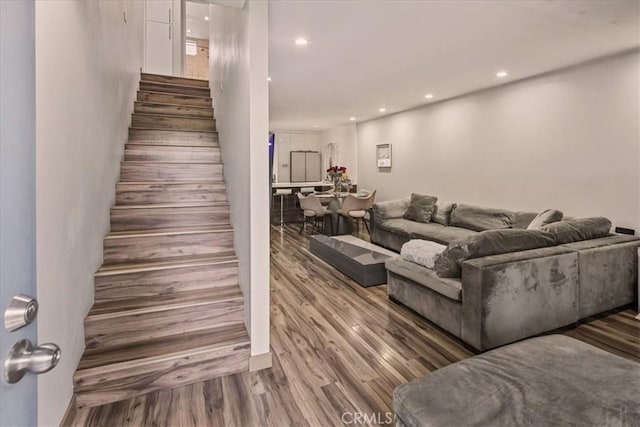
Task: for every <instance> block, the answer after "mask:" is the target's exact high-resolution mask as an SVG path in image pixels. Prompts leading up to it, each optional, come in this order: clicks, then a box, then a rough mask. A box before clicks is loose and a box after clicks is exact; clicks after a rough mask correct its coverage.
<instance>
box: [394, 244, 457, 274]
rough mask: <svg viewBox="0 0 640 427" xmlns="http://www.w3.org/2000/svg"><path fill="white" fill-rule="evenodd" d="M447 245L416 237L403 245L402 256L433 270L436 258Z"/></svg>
mask: <svg viewBox="0 0 640 427" xmlns="http://www.w3.org/2000/svg"><path fill="white" fill-rule="evenodd" d="M446 248H447V247H446V246H445V245H441V244H440V243H436V242H432V241H430V240H420V239H414V240H409V241H408V242H407V243H405V244H404V245H402V249H400V256H402V258H404V259H405V260H407V261H409V262H412V263H414V264H418V265H421V266H423V267H427V268H429V269H432V270H433V266H434V263H435V259H436V257H437V256H438V255H440V254H441V253H442V251H444V250H445V249H446Z"/></svg>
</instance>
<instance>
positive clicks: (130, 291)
mask: <svg viewBox="0 0 640 427" xmlns="http://www.w3.org/2000/svg"><path fill="white" fill-rule="evenodd" d="M237 284H238V264H237V262H233V263H228V264H216V265H203V266H195V267H181V268H170V269H163V270H150V271H140V272H135V273H123V274H113V275H108V276H100V275H98V276H95V299H96V302H100V301H108V300H114V299H122V298H136V297H149V296H155V295H167V294H174V293H179V292H189V291H198V290H203V289H211V288H216V287H224V286H233V285H237Z"/></svg>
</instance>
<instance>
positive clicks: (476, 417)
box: [393, 313, 640, 427]
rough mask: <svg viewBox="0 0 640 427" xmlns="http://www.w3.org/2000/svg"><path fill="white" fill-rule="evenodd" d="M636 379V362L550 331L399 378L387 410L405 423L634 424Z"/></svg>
mask: <svg viewBox="0 0 640 427" xmlns="http://www.w3.org/2000/svg"><path fill="white" fill-rule="evenodd" d="M514 315H517V313H514ZM638 384H640V369H638V364H637V362H634V361H631V360H627V359H624V358H622V357H620V356H616V355H614V354H611V353H609V352H606V351H604V350H601V349H598V348H596V347H594V346H592V345H589V344H586V343H583V342H580V341H578V340H575V339H573V338H569V337H566V336H562V335H549V336H545V337H540V338H532V339H529V340H526V341H522V342H519V343H516V344H512V345H509V346H506V347H502V348H499V349H497V350H493V351H490V352H487V353H483V354H481V355H478V356H475V357H471V358H469V359H466V360H463V361H461V362H458V363H454V364H452V365H449V366H446V367H444V368H441V369H438V370H437V371H435V372H432V373H430V374H428V375H427V376H425V377H423V378H419V379H417V380H414V381H411V382H409V383H406V384H402V385H400V386H398V387H397V388H396V389H395V390H394V392H393V409H394V411H395V413H396V417H397V418H398V421H400V423H401V424H400V423H399V424H400V425H404V426H406V427H416V426H513V425H519V426H563V425H572V426H633V425H638V420H639V419H640V405H638Z"/></svg>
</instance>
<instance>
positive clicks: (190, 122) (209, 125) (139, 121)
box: [131, 113, 216, 132]
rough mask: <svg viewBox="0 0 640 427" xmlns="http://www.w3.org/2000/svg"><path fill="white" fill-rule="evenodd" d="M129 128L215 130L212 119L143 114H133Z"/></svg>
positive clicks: (214, 123) (214, 122)
mask: <svg viewBox="0 0 640 427" xmlns="http://www.w3.org/2000/svg"><path fill="white" fill-rule="evenodd" d="M131 126H132V127H134V128H146V129H170V130H187V131H194V130H195V131H208V132H214V131H215V130H216V121H215V120H214V119H194V118H189V117H168V116H149V115H144V114H135V113H134V114H133V115H132V118H131Z"/></svg>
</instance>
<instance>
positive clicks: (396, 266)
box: [384, 256, 462, 301]
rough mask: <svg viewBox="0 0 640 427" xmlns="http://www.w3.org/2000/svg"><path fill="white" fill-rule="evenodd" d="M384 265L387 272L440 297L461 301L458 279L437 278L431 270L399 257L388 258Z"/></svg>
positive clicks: (460, 287)
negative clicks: (408, 280)
mask: <svg viewBox="0 0 640 427" xmlns="http://www.w3.org/2000/svg"><path fill="white" fill-rule="evenodd" d="M384 265H385V267H386V268H387V270H389V271H391V272H393V273H395V274H397V275H399V276H402V277H406V278H407V279H410V280H412V281H414V282H416V283H417V284H419V285H422V286H424V287H425V288H428V289H431V290H432V291H434V292H437V293H439V294H440V295H443V296H445V297H447V298H449V299H452V300H454V301H462V283H461V281H460V280H459V279H447V278H443V277H438V275H437V274H436V273H435V272H434V271H433V270H430V269H428V268H426V267H423V266H421V265H418V264H414V263H413V262H409V261H407V260H405V259H403V258H402V257H401V256H397V257H392V258H388V259H387V260H386V261H385V263H384Z"/></svg>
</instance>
